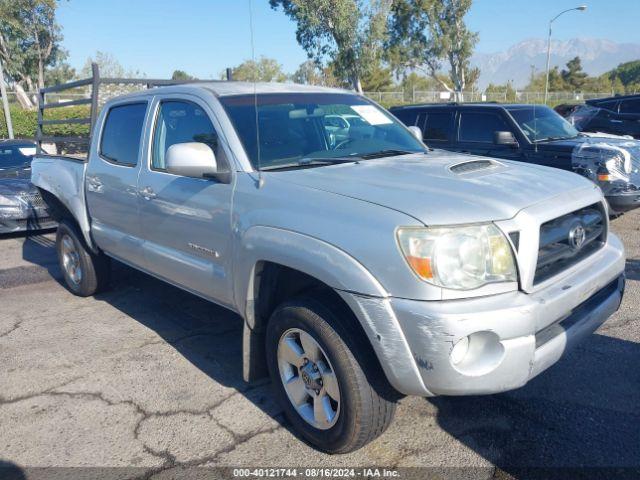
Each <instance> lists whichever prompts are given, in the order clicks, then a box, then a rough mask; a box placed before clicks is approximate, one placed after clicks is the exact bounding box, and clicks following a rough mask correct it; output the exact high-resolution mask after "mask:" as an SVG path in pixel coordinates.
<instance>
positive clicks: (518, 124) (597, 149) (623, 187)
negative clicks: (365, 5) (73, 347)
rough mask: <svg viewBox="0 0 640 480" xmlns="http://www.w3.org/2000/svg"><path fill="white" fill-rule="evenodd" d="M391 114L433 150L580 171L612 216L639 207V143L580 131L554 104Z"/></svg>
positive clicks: (416, 108) (425, 108)
mask: <svg viewBox="0 0 640 480" xmlns="http://www.w3.org/2000/svg"><path fill="white" fill-rule="evenodd" d="M391 112H392V113H393V114H394V115H396V117H398V118H399V119H400V120H401V121H403V122H404V123H405V124H406V125H411V126H417V127H419V128H420V129H421V130H422V132H423V139H424V141H425V143H426V144H427V145H429V146H431V147H433V148H442V149H444V150H450V151H454V152H459V153H469V154H473V155H482V156H488V157H496V158H504V159H508V160H517V161H520V162H527V163H535V164H538V165H546V166H548V167H555V168H560V169H562V170H568V171H572V172H576V173H578V174H580V175H583V176H585V177H587V178H589V179H590V180H592V181H593V182H595V183H596V184H597V185H598V186H599V187H600V188H601V189H602V191H603V192H604V195H605V197H606V199H607V201H608V203H609V209H610V213H611V214H619V213H622V212H625V211H627V210H630V209H632V208H635V207H638V206H640V142H638V141H636V140H633V139H626V138H615V137H606V138H601V137H597V136H591V135H584V134H581V133H580V132H578V131H577V130H576V129H575V128H574V127H573V126H572V125H571V124H570V123H569V122H567V121H566V120H565V119H563V118H562V117H561V116H560V115H558V114H557V113H556V112H554V111H553V110H552V109H551V108H549V107H546V106H540V105H509V104H488V103H480V104H455V103H454V104H433V105H409V106H400V107H392V108H391Z"/></svg>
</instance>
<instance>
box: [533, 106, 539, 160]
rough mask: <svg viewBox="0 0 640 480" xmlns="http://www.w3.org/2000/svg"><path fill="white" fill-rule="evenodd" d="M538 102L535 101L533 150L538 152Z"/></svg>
mask: <svg viewBox="0 0 640 480" xmlns="http://www.w3.org/2000/svg"><path fill="white" fill-rule="evenodd" d="M536 103H538V102H533V151H534V152H536V153H538V117H537V116H536Z"/></svg>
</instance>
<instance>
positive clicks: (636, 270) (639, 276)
mask: <svg viewBox="0 0 640 480" xmlns="http://www.w3.org/2000/svg"><path fill="white" fill-rule="evenodd" d="M624 271H625V274H626V275H627V280H640V260H637V259H635V258H628V259H627V264H626V266H625V269H624Z"/></svg>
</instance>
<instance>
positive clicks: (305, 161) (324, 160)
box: [260, 155, 361, 171]
mask: <svg viewBox="0 0 640 480" xmlns="http://www.w3.org/2000/svg"><path fill="white" fill-rule="evenodd" d="M360 158H361V157H360V156H356V155H354V156H351V157H333V158H330V157H306V158H301V159H300V160H298V161H297V162H291V163H283V164H280V165H271V166H268V167H262V168H261V169H260V170H262V171H276V170H291V169H295V168H306V167H322V166H325V165H335V164H338V163H358V160H360Z"/></svg>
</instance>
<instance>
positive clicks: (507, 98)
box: [484, 81, 516, 102]
mask: <svg viewBox="0 0 640 480" xmlns="http://www.w3.org/2000/svg"><path fill="white" fill-rule="evenodd" d="M484 93H485V95H486V96H487V100H489V101H492V100H497V101H502V102H515V101H516V89H515V88H513V83H511V82H510V81H509V82H507V83H506V84H504V85H494V84H493V83H490V84H489V85H488V86H487V88H485V90H484Z"/></svg>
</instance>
